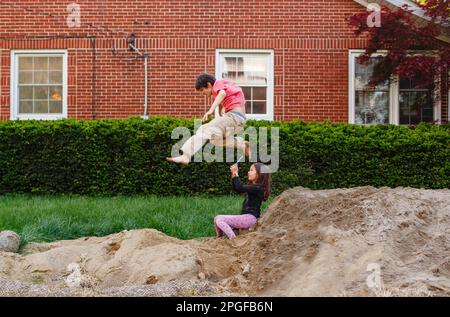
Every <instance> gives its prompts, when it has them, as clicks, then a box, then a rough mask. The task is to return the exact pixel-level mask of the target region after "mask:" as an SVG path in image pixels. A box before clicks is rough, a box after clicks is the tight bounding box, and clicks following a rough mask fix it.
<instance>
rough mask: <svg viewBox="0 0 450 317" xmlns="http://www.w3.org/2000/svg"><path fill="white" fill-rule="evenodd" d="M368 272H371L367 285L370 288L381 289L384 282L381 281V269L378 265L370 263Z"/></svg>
mask: <svg viewBox="0 0 450 317" xmlns="http://www.w3.org/2000/svg"><path fill="white" fill-rule="evenodd" d="M367 271H368V272H371V273H370V274H369V276H367V279H366V283H367V286H368V287H369V288H376V289H381V288H382V286H383V282H382V280H381V267H380V265H379V264H378V263H369V264H368V265H367Z"/></svg>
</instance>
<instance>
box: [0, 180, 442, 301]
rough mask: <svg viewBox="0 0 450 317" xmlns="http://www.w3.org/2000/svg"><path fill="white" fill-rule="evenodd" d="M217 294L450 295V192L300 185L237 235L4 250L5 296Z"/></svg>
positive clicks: (0, 282)
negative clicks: (254, 223) (11, 251)
mask: <svg viewBox="0 0 450 317" xmlns="http://www.w3.org/2000/svg"><path fill="white" fill-rule="evenodd" d="M212 225H213V224H212V219H211V226H212ZM215 295H220V296H228V295H230V296H236V295H238V296H450V190H448V189H446V190H421V189H412V188H394V189H392V188H378V189H377V188H373V187H357V188H351V189H333V190H317V191H313V190H309V189H306V188H302V187H296V188H292V189H290V190H287V191H285V192H284V193H283V194H282V195H280V196H279V197H277V198H276V199H275V200H274V202H273V203H272V204H271V205H270V206H269V208H268V211H267V212H266V213H265V214H264V215H263V216H262V217H261V219H260V221H259V223H258V226H257V227H256V229H255V230H253V231H247V232H242V233H240V234H239V235H238V236H237V237H236V238H235V239H233V240H216V239H214V238H204V239H195V240H188V241H184V240H178V239H175V238H172V237H168V236H166V235H164V234H162V233H161V232H158V231H156V230H152V229H146V230H132V231H123V232H120V233H117V234H113V235H110V236H106V237H86V238H81V239H77V240H70V241H57V242H53V243H47V244H30V245H28V246H27V248H26V249H25V250H24V252H23V253H22V254H13V253H6V252H3V253H1V252H0V296H215Z"/></svg>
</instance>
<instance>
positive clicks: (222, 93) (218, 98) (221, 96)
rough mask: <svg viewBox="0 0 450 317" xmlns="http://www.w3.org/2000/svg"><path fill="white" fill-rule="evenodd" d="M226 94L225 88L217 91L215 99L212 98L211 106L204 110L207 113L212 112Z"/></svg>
mask: <svg viewBox="0 0 450 317" xmlns="http://www.w3.org/2000/svg"><path fill="white" fill-rule="evenodd" d="M226 96H227V93H226V92H225V90H221V91H219V93H218V94H217V97H216V99H214V102H213V104H212V105H211V108H209V110H208V112H206V114H207V115H211V114H213V113H214V110H216V108H217V106H218V105H220V104H221V103H222V101H223V100H224V99H225V97H226Z"/></svg>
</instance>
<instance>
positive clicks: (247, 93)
mask: <svg viewBox="0 0 450 317" xmlns="http://www.w3.org/2000/svg"><path fill="white" fill-rule="evenodd" d="M241 88H242V92H243V93H244V97H245V100H251V99H252V88H251V87H241Z"/></svg>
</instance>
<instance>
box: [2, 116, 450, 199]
mask: <svg viewBox="0 0 450 317" xmlns="http://www.w3.org/2000/svg"><path fill="white" fill-rule="evenodd" d="M193 123H194V122H193V120H192V119H182V118H174V117H153V118H150V119H149V120H142V119H140V118H130V119H125V120H117V119H114V120H98V121H92V120H89V121H75V120H62V121H4V122H1V123H0V177H1V179H0V194H5V193H37V194H60V193H64V194H82V195H117V194H125V195H132V194H156V195H193V194H194V195H195V194H207V195H219V194H220V195H221V194H229V193H231V186H230V177H229V168H228V166H229V165H230V164H227V163H218V162H212V163H207V162H202V163H191V164H190V165H188V166H187V167H185V166H179V165H176V164H171V163H168V162H166V161H165V159H164V158H165V157H166V156H169V155H170V152H171V148H172V145H173V144H175V143H176V142H177V140H172V139H171V133H172V130H173V129H174V128H175V127H178V126H184V127H187V128H189V129H190V130H191V131H192V130H193V127H194V124H193ZM247 126H254V127H255V128H259V127H268V128H271V127H278V128H279V135H280V144H279V158H280V167H279V170H278V171H277V172H276V173H274V175H273V187H274V194H278V193H280V192H281V191H283V190H285V189H287V188H290V187H294V186H304V187H309V188H313V189H323V188H338V187H352V186H363V185H372V186H377V187H379V186H390V187H396V186H411V187H418V188H420V187H422V188H448V187H450V159H449V158H450V125H442V126H433V125H426V124H420V125H419V126H417V127H416V128H414V129H412V128H408V127H401V126H393V125H377V126H370V127H365V126H358V125H349V124H330V123H305V122H300V121H291V122H266V121H249V122H248V124H247ZM269 131H270V129H269ZM249 166H250V165H249V164H248V163H244V164H242V165H241V169H242V172H241V175H245V174H246V171H247V170H248V168H249Z"/></svg>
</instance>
